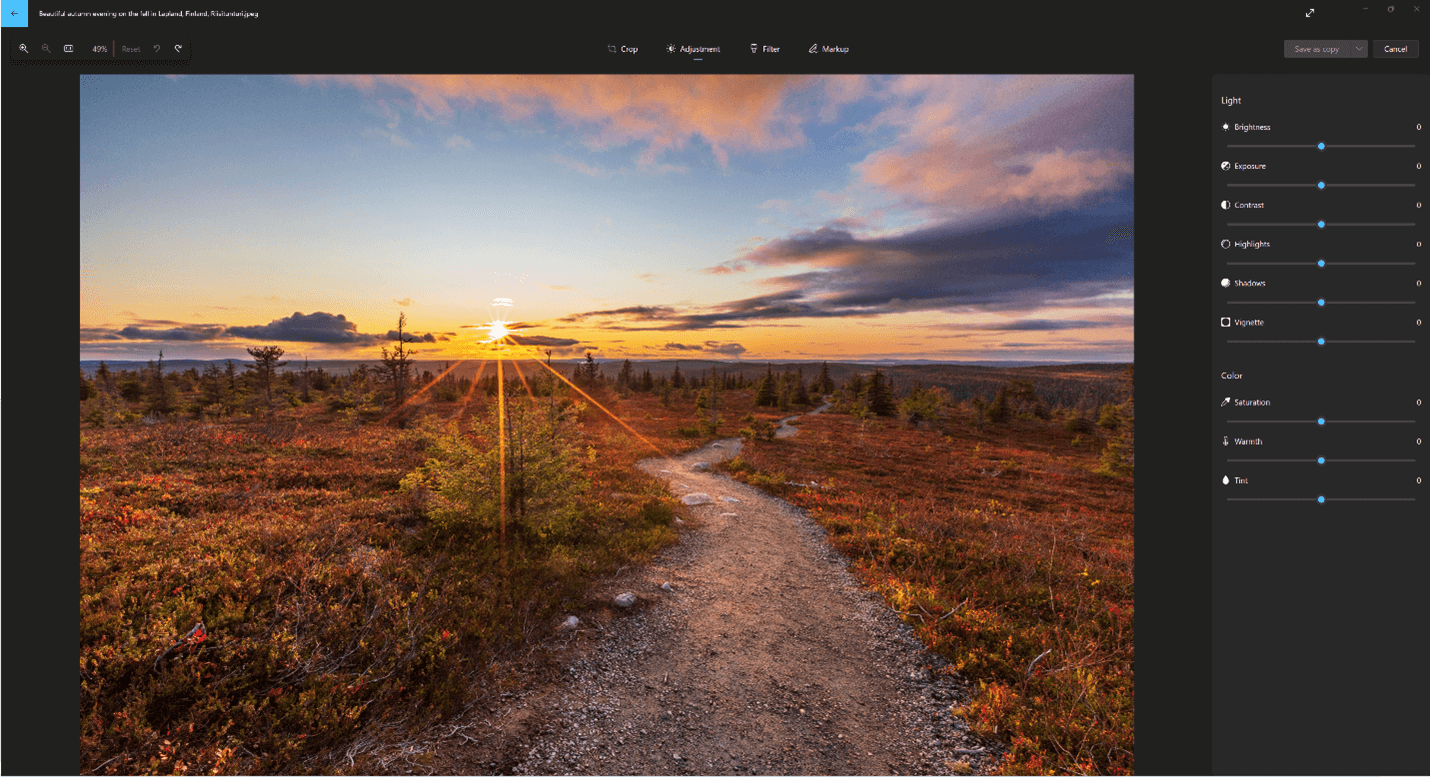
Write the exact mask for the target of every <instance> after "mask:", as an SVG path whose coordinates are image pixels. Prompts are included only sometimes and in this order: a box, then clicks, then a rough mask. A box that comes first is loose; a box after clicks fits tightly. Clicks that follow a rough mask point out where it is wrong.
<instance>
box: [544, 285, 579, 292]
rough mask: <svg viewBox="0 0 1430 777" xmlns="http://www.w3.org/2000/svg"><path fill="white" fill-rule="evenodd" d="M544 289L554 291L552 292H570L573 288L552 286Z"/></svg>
mask: <svg viewBox="0 0 1430 777" xmlns="http://www.w3.org/2000/svg"><path fill="white" fill-rule="evenodd" d="M545 288H548V289H554V290H556V291H571V289H572V288H573V287H571V286H552V285H547V286H546V287H545Z"/></svg>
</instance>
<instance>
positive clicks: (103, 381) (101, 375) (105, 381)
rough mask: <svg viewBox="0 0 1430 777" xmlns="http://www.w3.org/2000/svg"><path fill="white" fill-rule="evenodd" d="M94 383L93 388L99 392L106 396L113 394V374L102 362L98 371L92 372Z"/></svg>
mask: <svg viewBox="0 0 1430 777" xmlns="http://www.w3.org/2000/svg"><path fill="white" fill-rule="evenodd" d="M94 383H95V388H97V389H99V390H100V391H103V392H104V393H106V394H113V393H114V390H115V389H114V373H112V372H110V371H109V365H108V364H105V363H104V362H103V361H102V360H101V361H100V362H99V367H98V369H96V370H95V371H94Z"/></svg>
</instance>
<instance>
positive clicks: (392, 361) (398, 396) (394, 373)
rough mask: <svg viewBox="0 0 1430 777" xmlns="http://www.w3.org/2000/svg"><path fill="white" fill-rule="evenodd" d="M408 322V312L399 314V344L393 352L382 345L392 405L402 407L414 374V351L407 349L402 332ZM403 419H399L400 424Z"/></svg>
mask: <svg viewBox="0 0 1430 777" xmlns="http://www.w3.org/2000/svg"><path fill="white" fill-rule="evenodd" d="M406 323H407V314H406V313H399V314H397V345H396V346H394V347H393V349H392V352H391V353H388V351H387V346H385V345H384V346H383V347H382V366H383V368H384V369H386V370H387V375H388V380H389V381H391V382H392V395H393V396H392V406H393V407H402V404H403V403H404V402H405V401H406V400H407V380H408V377H409V376H410V375H411V374H412V353H413V352H412V351H409V350H407V345H406V340H405V338H404V337H403V334H402V327H403V326H404V325H405V324H406ZM400 423H403V421H401V420H399V424H400Z"/></svg>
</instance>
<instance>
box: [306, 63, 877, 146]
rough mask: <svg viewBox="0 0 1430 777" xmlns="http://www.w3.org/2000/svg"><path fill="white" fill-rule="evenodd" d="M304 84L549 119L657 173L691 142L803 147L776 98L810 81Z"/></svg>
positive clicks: (842, 96)
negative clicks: (635, 146)
mask: <svg viewBox="0 0 1430 777" xmlns="http://www.w3.org/2000/svg"><path fill="white" fill-rule="evenodd" d="M293 78H294V80H295V81H297V82H298V83H300V84H305V85H328V84H334V85H340V86H350V87H354V88H357V89H359V90H362V91H364V92H366V93H369V94H373V95H378V94H384V95H386V94H390V93H391V92H392V91H393V90H397V91H399V92H405V93H406V97H407V99H408V100H410V101H411V106H412V110H413V111H414V113H416V114H417V115H418V116H422V117H424V118H427V119H429V120H433V121H446V120H448V119H450V118H451V117H452V116H454V115H455V113H456V112H457V111H459V110H467V109H471V108H474V107H476V106H478V105H483V104H484V105H494V106H496V108H497V109H498V110H499V111H500V112H501V114H502V116H503V117H504V118H506V119H507V120H510V121H521V120H525V119H529V118H531V117H533V116H535V115H537V114H538V113H544V112H549V113H551V114H552V115H554V116H555V117H556V118H557V119H558V120H560V121H562V122H565V123H566V124H569V125H571V126H573V127H576V128H577V129H578V130H579V131H580V132H582V133H584V135H585V138H584V140H585V142H586V143H587V145H588V146H589V147H591V148H610V147H614V146H620V145H625V144H627V143H631V142H638V143H643V144H645V149H644V152H643V153H642V154H641V155H640V156H639V158H638V162H639V163H640V164H641V165H642V166H657V165H658V162H657V160H658V159H659V157H660V156H661V155H662V154H664V153H665V152H666V151H668V150H680V149H683V148H685V147H687V146H688V145H689V144H690V142H691V141H692V140H693V139H695V138H699V139H701V140H703V141H704V142H706V143H708V144H709V145H710V148H711V152H712V153H713V154H714V156H715V158H716V160H717V161H718V162H719V163H720V164H721V165H725V164H727V163H728V161H729V157H730V154H731V153H743V152H765V151H776V150H780V149H786V148H793V147H797V146H800V145H802V144H803V143H804V142H805V136H804V133H803V131H802V130H801V129H800V124H801V118H800V117H799V116H797V115H795V114H794V113H793V112H791V111H790V110H787V109H786V108H785V99H786V96H787V95H788V94H789V93H790V92H791V91H793V90H797V89H802V88H804V87H806V86H808V85H810V84H817V82H816V81H815V80H814V79H813V78H812V77H809V76H783V75H712V76H694V77H690V76H661V75H651V76H646V75H637V76H629V75H602V76H591V77H572V76H505V75H430V76H429V75H388V76H361V75H300V76H294V77H293ZM824 88H825V90H826V93H828V94H832V95H833V99H836V100H844V101H852V100H854V99H858V98H859V97H861V96H862V95H864V94H865V93H866V91H867V86H865V85H864V84H863V82H862V81H860V80H857V79H851V78H840V79H835V80H833V81H829V82H826V83H825V84H824Z"/></svg>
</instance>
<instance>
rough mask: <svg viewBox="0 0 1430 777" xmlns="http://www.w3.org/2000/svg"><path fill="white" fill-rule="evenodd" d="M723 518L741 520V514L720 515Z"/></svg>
mask: <svg viewBox="0 0 1430 777" xmlns="http://www.w3.org/2000/svg"><path fill="white" fill-rule="evenodd" d="M720 517H721V518H739V517H740V514H739V513H720Z"/></svg>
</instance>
